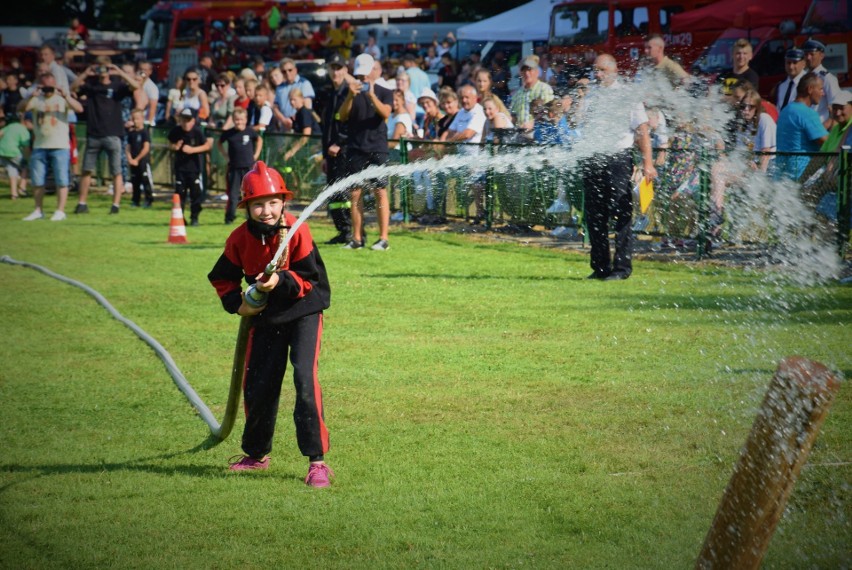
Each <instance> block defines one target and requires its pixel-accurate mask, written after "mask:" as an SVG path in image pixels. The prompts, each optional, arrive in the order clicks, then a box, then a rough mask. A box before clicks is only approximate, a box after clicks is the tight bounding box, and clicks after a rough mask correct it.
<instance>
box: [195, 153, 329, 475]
mask: <svg viewBox="0 0 852 570" xmlns="http://www.w3.org/2000/svg"><path fill="white" fill-rule="evenodd" d="M241 190H242V201H241V202H240V203H239V204H238V207H243V206H245V208H246V210H247V218H248V219H247V220H246V221H245V223H243V224H241V225H240V226H239V227H238V228H236V229H235V230H234V231H233V232H231V235H230V236H228V239H227V241H226V242H225V251H224V253H223V254H222V255H221V256H220V257H219V260H218V261H217V262H216V265H215V266H214V267H213V270H212V271H211V272H210V274H209V275H208V276H207V278H208V279H209V280H210V283H211V284H212V285H213V287H215V288H216V292H217V294H218V295H219V297H220V299H221V301H222V306H223V307H224V308H225V310H226V311H228V312H229V313H231V314H234V313H236V314H238V315H240V316H242V317H251V318H252V323H251V327H252V328H251V333H250V335H251V336H250V339H251V340H250V342H249V345H248V346H249V348H248V349H247V354H246V357H245V362H246V368H245V376H244V380H243V391H244V397H245V412H246V423H245V428H244V430H243V439H242V449H243V451H244V452H245V455H244V456H242V457H241V458H240V459H238V460H236V461H233V462H231V464H230V470H231V471H246V470H255V469H266V468H268V467H269V456H268V454H269V452H270V451H272V439H273V435H274V432H275V420H276V417H277V415H278V400H279V398H280V395H281V384H282V381H283V380H284V373H285V372H286V369H287V358H288V353H289V359H290V362H291V363H292V365H293V380H294V385H295V388H296V405H295V410H294V411H293V420H294V422H295V424H296V440H297V442H298V444H299V450H300V451H301V452H302V455H305V456H306V457H308V460H309V462H310V463H309V469H308V475H307V477H306V478H305V483H306V484H307V485H310V486H312V487H328V486H329V477H331V476H333V475H334V474H333V473H332V471H331V469H329V468H328V467H327V466H326V464H325V462H324V455H325V453H327V452H328V447H329V444H328V430H327V429H326V426H325V421H324V418H323V405H322V391H321V389H320V385H319V382H318V380H317V363H318V360H319V350H320V341H321V339H322V327H323V311H324V310H325V309H327V308H328V307H329V304H330V302H331V288H330V286H329V283H328V277H327V275H326V271H325V265H324V263H323V261H322V258H321V257H320V254H319V250H318V249H317V247H316V244H314V241H313V238H312V237H311V232H310V230H309V229H308V226H307V224H302V225H300V226H299V228H298V229H297V230H296V232H295V234H294V235H293V236H292V239H291V240H290V242H289V244H288V246H287V250H286V252H285V253H284V255H283V256H282V257H281V261H280V262H279V264H278V270H277V271H276V272H275V273H273V274H272V275H271V276H269V279H268V280H267V281H266V282H262V281H261V278H262V277H263V276H264V273H263V272H264V269H265V268H266V266H267V264H269V262H270V261H272V258H273V257H274V255H275V253H276V251H277V250H278V247H279V246H280V244H281V243H282V240H285V239H286V236H287V231H288V230H289V229H290V228H291V227H292V225H293V224H294V223H295V221H296V218H295V217H294V216H293V215H291V214H290V213H288V212H286V211H285V208H286V201H287V200H288V199H290V198H291V197H292V196H293V194H292V193H291V192H290V191H289V190H287V187H286V186H285V184H284V179H283V178H282V177H281V174H279V173H278V172H277V171H276V170H274V169H272V168H269V167H267V166H266V164H264V163H263V162H262V161H261V162H257V163H256V164H255V165H254V168H252V170H251V171H249V173H248V174H246V176H245V177H244V178H243V182H242V188H241ZM243 279H245V281H246V282H247V283H249V284H252V283H255V284H256V286H257V288H258V290H260V291H261V292H264V293H267V294H268V295H269V296H268V299H267V302H266V304H265V305H263V306H261V307H259V308H253V307H252V306H251V305H249V304H248V303H246V301H245V296H244V293H243V292H242V285H241V282H242V280H243Z"/></svg>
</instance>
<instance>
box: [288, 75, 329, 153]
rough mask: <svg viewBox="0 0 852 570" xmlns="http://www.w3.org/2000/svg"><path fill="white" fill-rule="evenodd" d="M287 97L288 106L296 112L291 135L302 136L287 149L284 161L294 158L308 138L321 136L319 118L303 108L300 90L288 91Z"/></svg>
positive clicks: (303, 99)
mask: <svg viewBox="0 0 852 570" xmlns="http://www.w3.org/2000/svg"><path fill="white" fill-rule="evenodd" d="M289 96H290V105H292V107H293V109H295V110H296V114H295V115H294V116H293V133H294V134H300V135H304V136H303V137H301V138H299V139H297V140H296V141H295V142H294V143H293V144H292V145H291V146H290V148H289V149H287V152H285V153H284V160H290V159H291V158H293V157H294V156H296V153H297V152H299V150H301V149H302V147H304V146H305V145H306V144H307V142H308V140H309V139H308V137H309V136H311V135H321V134H322V129H320V124H319V120H318V119H319V117H318V116H317V115H316V113H314V112H313V111H312V110H311V109H308V108H307V107H306V106H305V96H304V95H303V94H302V90H301V89H299V88H298V87H293V88H292V89H291V90H290V93H289Z"/></svg>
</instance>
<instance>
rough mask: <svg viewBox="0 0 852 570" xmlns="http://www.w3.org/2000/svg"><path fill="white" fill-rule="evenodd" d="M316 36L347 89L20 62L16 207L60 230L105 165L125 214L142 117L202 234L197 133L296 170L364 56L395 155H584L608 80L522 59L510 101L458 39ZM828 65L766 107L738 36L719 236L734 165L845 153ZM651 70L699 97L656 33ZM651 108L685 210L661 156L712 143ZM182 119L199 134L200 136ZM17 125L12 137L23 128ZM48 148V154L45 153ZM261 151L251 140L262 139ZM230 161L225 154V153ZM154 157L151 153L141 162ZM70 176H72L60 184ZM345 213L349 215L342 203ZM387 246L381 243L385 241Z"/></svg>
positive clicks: (685, 189) (506, 87)
mask: <svg viewBox="0 0 852 570" xmlns="http://www.w3.org/2000/svg"><path fill="white" fill-rule="evenodd" d="M270 17H272V16H271V15H270ZM72 32H73V33H72ZM87 33H88V32H87V30H85V28H84V27H81V26H80V24H79V22H75V23H72V26H71V28H70V30H69V38H71V37H72V36H73V38H74V42H75V43H74V48H75V49H79V48H80V47H81V45H82V46H84V45H85V41H86V35H87ZM305 34H306V35H305V37H304V38H303V39H310V42H309V43H310V45H311V46H312V47H310V48H305V49H307V51H305V50H303V51H301V52H299V54H297V55H298V56H308V57H314V56H317V55H322V56H324V57H325V66H326V69H325V70H326V73H325V75H326V76H327V77H328V78H334V77H335V76H336V77H337V80H335V81H325V82H323V83H321V84H314V83H313V82H312V81H311V79H309V78H308V77H306V76H302V75H301V74H300V71H299V64H298V61H297V60H296V59H294V58H291V57H285V58H283V59H281V60H280V61H278V62H276V63H275V64H274V65H270V64H269V63H268V62H265V61H264V60H263V58H256V59H255V60H254V61H253V62H252V64H251V65H249V66H247V67H244V68H242V69H223V68H217V66H216V64H215V61H216V57H214V54H212V53H205V54H202V56H201V57H200V58H199V62H198V65H196V66H193V67H190V68H188V69H186V70H185V71H184V73H182V74H181V75H180V76H179V77H178V79H177V81H176V82H175V84H174V85H165V84H164V83H163V82H162V81H160V82H157V81H156V79H157V78H156V77H155V69H154V68H153V66H152V65H151V64H150V63H149V62H145V61H141V62H137V63H135V64H132V65H130V64H125V65H121V66H119V65H115V63H114V62H112V61H110V60H109V58H106V57H100V58H98V59H97V60H96V61H95V63H94V65H91V66H88V67H86V68H85V69H84V70H83V71H82V72H80V73H79V74H75V73H74V72H72V71H71V69H70V68H69V67H68V66H67V65H63V62H62V61H61V59H60V58H59V57H58V56H57V53H56V52H55V50H54V49H53V48H52V47H50V46H49V45H45V46H44V47H43V48H42V49H41V50H40V51H39V63H38V66H37V69H36V72H35V76H34V77H29V76H27V75H26V74H25V73H23V72H22V71H21V70H20V67H19V66H16V65H15V62H13V65H12V67H11V68H10V69H7V70H6V71H5V73H4V74H3V76H2V84H0V110H2V114H3V120H4V121H5V125H6V126H5V127H4V128H3V130H2V131H0V160H2V161H3V164H4V165H5V166H6V168H7V172H8V173H9V176H10V180H11V182H12V192H11V194H12V198H13V199H17V198H18V197H20V196H22V195H25V194H26V192H27V191H28V187H29V185H31V186H32V188H33V189H34V193H35V198H36V209H35V211H34V212H33V213H32V214H31V215H30V216H27V219H28V220H35V219H41V218H42V217H44V211H43V193H44V192H43V189H44V185H45V183H46V179H50V178H51V177H52V179H53V184H55V185H56V187H57V188H58V189H59V190H60V193H59V200H58V204H57V209H56V212H55V213H54V215H53V217H52V218H51V219H53V220H57V221H59V220H62V219H64V217H65V212H64V209H65V203H64V201H65V196H66V195H67V186H68V185H73V184H74V180H73V177H72V176H71V175H70V174H69V173H70V172H75V171H80V172H81V174H82V177H81V179H80V180H79V201H78V204H77V206H76V208H75V213H86V212H88V206H87V204H86V198H87V194H88V190H89V186H90V184H91V178H92V173H93V171H94V169H95V165H96V163H97V159H98V157H99V155H100V154H101V153H103V154H105V155H106V157H107V162H108V167H109V173H110V176H111V178H112V185H111V192H112V194H113V204H112V206H111V209H110V213H112V214H117V213H118V212H119V211H120V206H121V196H122V194H123V193H124V192H126V191H130V190H131V189H132V187H133V186H134V181H135V182H136V183H140V180H142V182H141V184H142V185H143V186H144V183H145V180H144V179H140V176H139V173H138V172H137V173H136V175H135V176H134V173H133V172H131V171H130V169H131V168H137V170H138V167H139V164H143V165H144V166H146V167H147V166H148V165H147V163H146V162H145V161H144V159H145V156H139V153H140V152H142V147H140V146H139V141H138V139H139V136H138V131H139V130H140V127H139V126H138V120H139V119H140V118H141V121H142V127H141V128H142V129H144V128H147V127H150V126H152V125H155V124H159V125H166V126H168V127H169V128H172V129H173V130H172V132H171V133H170V137H169V138H170V141H172V139H174V140H173V141H172V150H173V151H174V152H175V164H176V166H180V168H179V169H178V170H181V172H183V173H184V174H185V176H184V175H182V176H179V177H178V178H179V182H180V184H181V185H182V189H178V190H179V192H180V193H181V196H182V198H183V199H184V200H185V199H186V198H187V196H189V197H190V198H191V200H192V216H191V222H192V223H197V222H198V212H199V211H200V207H201V199H202V198H203V194H204V189H203V187H201V178H202V177H201V176H196V177H194V176H195V174H196V172H197V171H198V170H199V168H200V167H196V164H197V162H198V161H197V159H196V158H193V159H192V160H189V159H183V158H181V156H180V155H181V153H184V154H186V151H187V149H194V150H190V152H191V153H194V154H198V153H203V152H207V151H208V150H209V149H210V148H211V147H212V143H211V142H210V139H209V138H208V137H207V136H202V137H200V138H199V136H198V135H197V132H198V128H199V127H202V126H206V127H207V128H208V129H209V128H213V129H217V130H219V131H222V132H232V131H233V129H235V127H237V128H238V131H239V132H242V129H240V128H239V127H238V125H242V124H243V123H244V124H245V125H246V126H245V128H246V129H249V130H251V131H252V134H253V135H263V134H264V133H291V134H295V135H302V136H301V137H300V138H299V139H297V140H296V142H295V143H291V144H287V145H286V148H285V145H283V143H281V142H280V141H279V142H277V143H272V142H270V141H268V142H267V144H268V147H267V148H266V149H265V150H266V151H267V152H273V153H280V155H281V156H282V157H283V159H284V160H285V161H286V160H290V159H292V158H293V157H294V156H296V155H297V154H298V153H299V152H300V151H301V149H302V148H304V147H305V145H306V143H307V141H308V140H309V137H311V136H316V135H323V136H324V134H325V133H328V132H334V133H338V132H340V131H341V129H340V127H339V125H337V124H335V123H336V122H338V121H340V117H339V115H338V114H335V113H329V112H327V108H328V107H329V106H331V107H334V106H335V105H336V104H339V100H340V98H341V97H344V96H345V91H346V87H347V85H351V83H352V82H353V81H354V80H355V77H354V65H355V59H356V56H359V55H361V54H366V55H369V56H370V57H371V58H372V60H373V61H374V62H375V66H376V69H375V74H376V79H375V84H376V85H378V86H380V87H381V88H382V89H386V90H387V91H388V92H389V93H391V94H392V97H391V98H390V99H389V100H388V104H389V108H390V111H389V113H388V117H387V119H386V120H385V124H386V129H385V130H386V135H387V138H388V140H390V141H391V147H392V148H393V147H394V146H396V144H395V143H394V142H393V141H394V140H396V139H399V138H406V139H409V140H413V141H415V142H416V141H444V142H458V143H481V142H484V141H495V142H522V143H525V144H547V145H563V146H568V147H570V146H572V145H576V144H582V141H583V136H584V133H583V115H584V113H586V112H588V110H589V104H588V100H589V98H588V97H587V94H589V93H590V91H592V90H594V89H597V88H599V83H600V81H599V78H596V76H595V73H594V70H593V67H594V66H593V65H591V62H592V61H594V58H591V59H589V60H588V62H589V65H587V66H586V67H582V66H579V65H576V64H573V63H568V62H566V61H564V60H559V59H557V60H555V61H554V60H552V59H551V58H550V57H549V55H548V54H547V53H545V52H544V51H543V50H539V52H538V53H537V54H536V55H530V56H527V57H525V58H523V59H522V60H521V61H520V62H518V64H517V73H518V77H517V85H518V87H517V88H516V89H515V90H514V91H511V89H510V85H512V84H513V81H512V80H513V75H512V73H513V69H512V66H511V65H510V62H509V60H508V58H507V57H506V54H505V53H503V52H500V51H497V52H496V53H493V54H490V57H489V59H488V60H487V61H486V62H483V61H481V59H480V56H479V54H478V53H475V52H474V53H472V54H470V56H468V57H466V58H465V59H463V60H462V61H458V60H456V59H455V57H454V53H455V52H454V51H453V50H452V49H451V48H452V45H453V43H454V38H452V37H451V36H450V37H448V38H445V39H443V40H441V41H439V40H438V38H435V41H434V42H433V43H432V45H429V46H426V47H425V49H423V50H412V51H409V52H406V53H401V54H399V53H397V54H387V53H382V51H381V49H380V48H379V47H378V45H377V44H376V41H375V38H374V37H370V38H369V39H368V41H367V42H366V44H364V45H353V38H354V33H353V29H352V27H351V26H349V25H348V24H345V25H342V26H340V27H339V28H337V29H331V28H327V29H323V30H320V31H319V32H318V33H317V34H310V33H308V32H307V31H305ZM69 45H70V44H69ZM824 54H825V46H824V45H822V44H821V43H820V42H818V41H816V40H809V41H807V42H805V43H804V45H802V46H800V47H797V48H792V49H790V50H788V51H787V52H786V53H785V56H784V57H785V69H786V73H787V77H786V79H785V80H784V81H782V82H781V83H779V84H778V85H777V86H775V88H774V89H773V95H772V97H770V99H769V100H767V99H764V98H762V97H761V96H760V95H759V94H758V89H757V87H758V83H759V81H760V79H761V78H760V77H759V76H757V74H756V73H755V72H754V70H753V69H751V67H750V66H749V63H750V60H751V57H752V48H751V44H750V43H749V42H748V41H747V40H744V39H743V40H740V41H737V42H736V43H735V44H734V45H733V48H732V61H733V64H734V67H733V70H732V72H731V73H730V74H728V75H727V76H726V77H724V78H722V81H721V92H722V94H723V98H722V99H723V101H725V102H726V103H727V104H729V105H730V108H731V112H732V113H731V115H732V119H731V120H730V122H729V123H728V125H727V126H726V128H725V130H724V134H723V136H721V137H718V138H717V139H716V140H714V141H711V142H713V143H714V144H715V145H716V147H717V149H718V150H719V152H720V153H721V158H720V159H719V161H718V163H717V164H716V166H715V167H714V168H713V191H712V202H713V218H714V220H716V227H717V228H718V226H719V225H720V224H721V221H722V220H723V219H724V214H725V212H724V204H725V200H724V194H725V189H726V188H727V187H729V186H730V185H731V184H735V183H737V181H738V176H737V175H736V174H735V173H732V170H736V169H732V168H731V165H732V164H733V163H735V162H742V161H745V162H746V163H747V164H748V165H750V168H752V169H754V170H760V171H764V172H767V171H771V170H772V171H776V172H780V173H783V174H786V175H787V176H789V177H790V178H793V179H799V178H801V176H802V175H803V173H804V171H805V168H806V166H807V159H803V158H802V157H783V156H782V157H779V158H778V159H774V158H773V156H772V155H771V154H761V153H773V152H775V151H817V150H823V151H833V150H835V149H836V148H837V147H838V146H839V145H840V144H842V142H843V141H844V140H846V136H847V134H848V127H849V125H850V121H849V117H850V115H852V107H850V102H849V99H850V96H849V93H848V92H844V91H842V90H840V88H839V87H838V83H837V79H836V78H835V77H834V76H833V75H832V74H830V73H829V72H828V71H827V70H826V69H825V68H824V67H823V66H822V60H823V57H824ZM317 61H319V60H317ZM645 61H646V67H645V68H643V69H642V70H641V71H640V72H639V73H638V74H637V75H636V77H635V78H634V79H633V80H634V81H644V80H646V78H649V77H653V76H654V75H659V76H660V77H662V78H664V79H665V80H666V81H667V82H668V83H669V84H670V85H671V89H672V90H687V91H689V90H693V88H694V87H695V86H696V85H698V84H700V82H699V81H698V80H697V79H696V78H694V77H692V76H690V74H689V73H688V72H686V71H685V70H684V69H683V68H682V67H681V66H680V65H679V64H678V63H677V62H676V61H674V60H673V59H671V58H670V57H668V56H667V55H666V53H665V42H664V40H663V38H662V37H660V36H651V37H649V38H648V39H647V41H646V43H645ZM341 70H342V71H341ZM371 73H372V72H371ZM321 75H322V74H320V76H321ZM314 77H317V76H314ZM717 92H718V90H714V89H710V90H709V94H708V92H707V91H705V94H704V95H702V96H705V97H713V96H714V93H717ZM60 101H61V102H60ZM645 103H646V110H647V119H648V124H649V126H650V127H649V128H650V137H651V140H652V144H653V146H654V147H655V148H656V149H657V159H656V162H655V166H656V167H659V170H660V172H661V173H667V174H668V176H667V178H666V180H667V184H668V185H669V188H667V191H668V193H669V194H670V195H671V196H672V197H673V199H675V200H677V199H678V198H679V197H682V196H684V195H688V194H689V192H690V186H691V185H692V186H694V185H695V177H694V176H692V174H693V171H692V170H691V168H690V166H689V165H688V164H685V163H684V162H683V160H684V159H683V158H682V157H678V156H677V155H676V153H674V152H671V153H669V154H668V155H667V153H666V152H665V151H666V150H667V149H670V150H671V151H684V150H688V149H690V148H694V147H695V145H696V144H697V141H698V140H699V139H701V138H702V137H704V138H706V137H705V134H704V133H698V132H695V131H694V129H693V128H692V126H691V125H689V124H679V123H678V117H677V116H674V115H675V114H674V113H673V112H672V111H671V109H669V108H667V106H666V105H667V103H666V101H665V100H663V99H661V100H659V101H646V102H645ZM134 110H137V111H139V113H138V117H134V116H131V112H132V111H134ZM48 117H49V119H48ZM187 119H191V121H192V125H191V126H189V127H188V126H187V123H188V121H187ZM238 119H239V120H238ZM78 121H85V123H86V127H87V130H86V132H87V140H86V152H85V155H84V156H83V157H82V168H79V169H78V168H75V167H74V164H76V162H77V160H78V157H77V154H76V148H77V146H78V142H77V141H76V138H75V135H76V129H75V128H74V124H75V123H76V122H78ZM15 123H17V126H15V127H13V124H15ZM47 123H50V126H51V128H52V129H53V130H52V131H51V132H50V133H47V132H45V128H46V124H47ZM65 123H67V124H68V125H69V127H68V128H67V129H66V130H67V132H66V133H65V134H63V135H62V137H60V136H59V135H58V134H57V132H56V125H57V124H60V125H61V124H65ZM21 126H23V127H25V128H24V129H21ZM175 129H177V130H175ZM180 130H182V131H183V133H181V132H180ZM344 130H345V129H344ZM829 131H831V135H829ZM131 133H137V136H136V138H135V140H136V143H137V144H136V147H135V148H134V150H133V151H132V152H131V151H129V150H128V148H129V146H128V145H129V144H130V141H129V139H128V135H129V134H131ZM28 134H31V136H27V135H28ZM48 135H49V136H48ZM217 136H218V135H217ZM48 138H49V139H50V140H51V141H52V142H47V139H48ZM59 138H62V140H61V141H59ZM255 138H256V137H254V136H252V137H250V138H249V139H246V140H251V141H255ZM235 140H236V139H233V138H232V139H229V142H230V143H231V145H230V146H234V144H233V143H234V141H235ZM149 141H150V138H149ZM180 141H183V142H180ZM703 142H704V143H706V142H707V141H703ZM254 144H255V143H254V142H252V145H254ZM180 145H183V150H181V147H180ZM276 145H277V146H278V148H276ZM324 146H325V145H324ZM333 146H337V147H338V150H337V151H330V150H329V149H328V148H324V149H323V158H324V159H325V160H326V161H327V162H328V161H329V160H330V159H334V158H336V157H337V156H340V157H342V156H344V154H345V153H344V152H343V151H342V150H343V149H342V148H341V147H342V145H333ZM148 148H149V149H150V144H149V145H148ZM219 148H220V149H221V150H223V151H224V147H222V146H220V147H219ZM58 149H67V150H63V151H62V152H66V153H67V154H68V157H69V158H68V161H67V162H68V163H69V165H68V166H66V165H65V164H64V163H63V161H62V160H57V159H56V158H55V155H57V154H59V152H54V151H58ZM255 150H256V147H254V146H253V148H251V149H249V154H248V155H250V156H256V152H255ZM397 150H398V149H397ZM45 151H49V152H45ZM462 152H468V153H475V152H476V149H475V148H474V147H470V148H466V149H464V150H463V151H462ZM148 153H150V150H149V151H147V152H146V153H145V154H148ZM248 155H246V156H248ZM27 159H29V164H28V163H27ZM240 168H245V166H244V165H243V166H240ZM63 169H65V172H60V171H61V170H63ZM326 172H327V173H328V175H329V179H331V178H333V177H334V175H333V174H332V169H330V168H328V167H327V168H326ZM482 182H483V180H482V176H481V173H479V172H477V173H475V176H474V177H473V178H472V179H471V184H472V187H473V193H474V195H475V200H474V204H475V205H476V216H477V217H481V216H482V200H481V194H482V192H481V187H482ZM148 184H149V186H150V180H148ZM149 192H150V187H148V188H144V187H142V188H136V189H135V192H134V194H133V198H132V200H131V205H133V206H142V207H145V206H148V205H150V194H149ZM230 192H231V193H233V189H231V190H230ZM143 196H144V202H143V201H142V197H143ZM341 203H346V202H345V201H343V200H341ZM233 217H234V212H233V211H232V209H230V208H229V209H228V214H227V215H226V221H227V222H230V221H233ZM342 219H343V218H340V220H342ZM347 219H348V218H347ZM340 227H343V228H346V225H345V224H343V225H342V226H340ZM345 232H349V237H350V238H351V237H352V236H353V235H355V234H353V233H351V228H347V229H345ZM356 233H357V232H356ZM382 233H383V239H385V238H386V236H385V235H384V234H386V232H385V231H383V232H382ZM359 239H362V238H361V237H360V235H359ZM338 240H339V241H340V242H343V238H342V237H339V236H338Z"/></svg>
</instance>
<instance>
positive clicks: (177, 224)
mask: <svg viewBox="0 0 852 570" xmlns="http://www.w3.org/2000/svg"><path fill="white" fill-rule="evenodd" d="M169 243H186V224H185V223H184V221H183V209H182V208H181V207H180V196H178V195H177V194H172V219H171V222H170V223H169Z"/></svg>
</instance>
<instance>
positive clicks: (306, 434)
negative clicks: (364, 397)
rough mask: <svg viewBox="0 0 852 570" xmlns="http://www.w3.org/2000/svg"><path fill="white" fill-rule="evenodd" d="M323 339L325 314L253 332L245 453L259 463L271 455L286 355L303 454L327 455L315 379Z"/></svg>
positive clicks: (246, 383)
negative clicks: (264, 457)
mask: <svg viewBox="0 0 852 570" xmlns="http://www.w3.org/2000/svg"><path fill="white" fill-rule="evenodd" d="M321 340H322V313H315V314H313V315H307V316H305V317H301V318H299V319H297V320H295V321H292V322H290V323H286V324H284V325H281V326H272V327H253V328H252V330H251V336H250V337H249V344H248V349H247V351H248V354H246V363H247V367H246V372H245V376H244V378H243V394H244V398H245V411H246V425H245V429H244V431H243V451H245V452H246V454H247V455H250V456H251V457H254V458H256V459H260V458H262V457H263V456H264V455H266V454H268V453H269V452H270V451H272V436H273V435H274V433H275V420H276V419H277V417H278V400H279V397H280V396H281V384H282V382H283V380H284V372H285V371H286V370H287V358H288V352H289V359H290V363H291V364H292V365H293V385H294V386H295V388H296V403H295V407H294V409H293V421H294V422H295V424H296V441H297V442H298V444H299V451H301V452H302V455H304V456H306V457H316V456H320V455H323V454H324V453H325V452H327V451H328V430H327V429H326V427H325V422H324V420H323V407H322V390H321V389H320V385H319V381H318V380H317V363H318V360H319V352H320V342H321Z"/></svg>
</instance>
